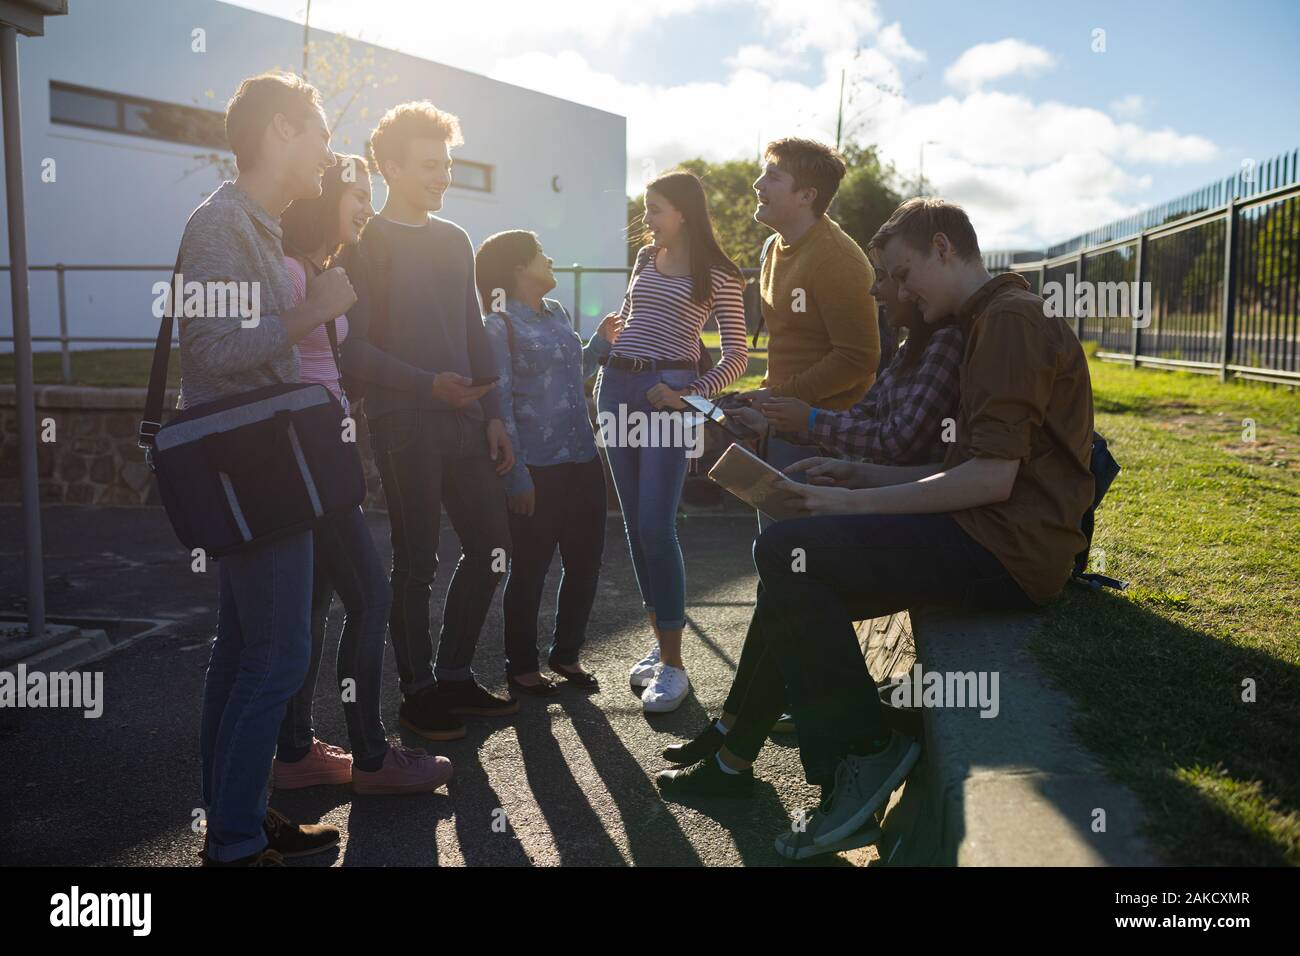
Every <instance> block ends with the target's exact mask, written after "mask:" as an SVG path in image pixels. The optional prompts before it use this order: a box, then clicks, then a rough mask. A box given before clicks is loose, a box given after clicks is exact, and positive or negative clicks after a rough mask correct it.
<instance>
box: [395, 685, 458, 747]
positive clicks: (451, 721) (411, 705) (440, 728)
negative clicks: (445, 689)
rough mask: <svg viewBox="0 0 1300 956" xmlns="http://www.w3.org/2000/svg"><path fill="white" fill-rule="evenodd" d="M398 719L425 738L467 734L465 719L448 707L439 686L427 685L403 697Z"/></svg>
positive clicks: (411, 730)
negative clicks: (440, 696)
mask: <svg viewBox="0 0 1300 956" xmlns="http://www.w3.org/2000/svg"><path fill="white" fill-rule="evenodd" d="M397 720H398V723H400V724H401V725H402V726H403V727H405V728H406V729H407V730H409V731H410V732H411V733H413V734H419V735H420V736H421V737H423V738H424V739H425V740H460V739H461V738H462V737H464V736H465V721H463V720H461V719H460V718H459V717H457V716H456V715H455V714H453V713H451V711H449V710H448V709H447V705H446V704H444V703H443V702H442V701H441V700H440V699H439V696H438V691H437V688H435V687H426V688H424V689H423V690H419V691H416V692H415V693H414V694H412V695H411V696H410V697H403V698H402V705H401V706H400V707H399V708H398V709H397Z"/></svg>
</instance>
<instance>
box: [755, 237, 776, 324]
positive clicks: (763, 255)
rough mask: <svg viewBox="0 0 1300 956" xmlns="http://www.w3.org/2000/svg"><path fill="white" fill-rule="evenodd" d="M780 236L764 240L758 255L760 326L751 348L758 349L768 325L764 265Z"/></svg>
mask: <svg viewBox="0 0 1300 956" xmlns="http://www.w3.org/2000/svg"><path fill="white" fill-rule="evenodd" d="M779 235H780V233H776V232H774V233H772V234H771V235H770V236H768V237H767V238H766V239H764V240H763V248H762V250H761V251H760V252H759V254H758V284H759V294H758V325H756V326H754V337H753V338H752V339H750V341H749V345H750V348H758V334H759V333H760V332H762V331H763V326H764V325H765V324H766V321H765V320H764V319H763V293H762V285H763V264H764V263H765V262H767V254H768V253H769V252H771V251H772V243H774V242H776V240H777V236H779Z"/></svg>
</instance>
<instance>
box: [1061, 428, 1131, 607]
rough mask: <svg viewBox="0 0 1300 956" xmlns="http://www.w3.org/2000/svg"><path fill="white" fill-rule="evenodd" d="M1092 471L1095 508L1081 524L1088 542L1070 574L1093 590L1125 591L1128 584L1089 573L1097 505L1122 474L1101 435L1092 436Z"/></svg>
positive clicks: (1075, 558)
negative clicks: (1089, 558)
mask: <svg viewBox="0 0 1300 956" xmlns="http://www.w3.org/2000/svg"><path fill="white" fill-rule="evenodd" d="M1088 470H1089V471H1091V472H1092V479H1093V495H1092V506H1091V507H1090V508H1088V510H1087V511H1085V512H1084V513H1083V520H1082V521H1081V522H1080V523H1079V527H1080V530H1082V531H1083V535H1084V537H1085V538H1087V539H1088V543H1087V544H1086V545H1084V548H1083V550H1082V551H1080V552H1079V553H1078V554H1077V555H1075V556H1074V571H1073V573H1072V574H1071V575H1070V577H1071V580H1073V581H1075V582H1076V583H1078V584H1082V585H1084V586H1085V587H1087V588H1090V589H1091V590H1093V591H1099V590H1101V589H1102V588H1103V587H1108V588H1114V589H1115V590H1117V591H1123V590H1124V589H1125V588H1126V587H1128V584H1127V583H1126V582H1124V581H1120V580H1118V579H1116V578H1110V577H1107V576H1106V575H1104V574H1096V573H1093V572H1089V571H1088V552H1089V551H1091V550H1092V530H1093V524H1094V519H1095V512H1096V510H1097V506H1098V505H1099V504H1101V499H1102V498H1103V497H1105V495H1106V492H1107V490H1108V489H1109V488H1110V485H1111V482H1113V481H1114V480H1115V477H1116V476H1117V475H1118V474H1119V471H1120V468H1119V462H1117V461H1116V460H1115V456H1114V455H1112V454H1111V453H1110V448H1109V447H1107V445H1106V439H1105V438H1103V437H1102V436H1101V435H1100V434H1098V433H1097V432H1093V433H1092V457H1091V459H1090V460H1089V462H1088Z"/></svg>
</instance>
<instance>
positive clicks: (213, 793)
mask: <svg viewBox="0 0 1300 956" xmlns="http://www.w3.org/2000/svg"><path fill="white" fill-rule="evenodd" d="M226 135H227V137H228V139H229V140H230V146H231V149H232V150H233V151H234V153H235V160H236V162H237V164H238V166H239V176H238V177H237V178H236V180H235V181H234V182H233V183H231V182H227V183H223V184H222V185H221V187H220V188H219V189H217V191H216V192H214V193H213V194H212V195H211V196H209V197H208V198H207V200H206V201H205V202H204V203H203V204H202V205H201V206H199V208H198V209H196V210H195V211H194V214H193V215H192V216H191V217H190V220H189V223H188V224H187V225H186V227H185V235H184V238H183V239H182V240H181V254H180V275H181V276H182V277H183V280H184V282H185V284H186V285H189V284H190V283H195V282H197V283H199V284H200V285H202V287H203V288H204V289H205V295H204V300H205V302H213V301H214V300H215V299H219V298H220V297H221V296H223V295H226V294H228V292H227V290H229V289H231V288H234V289H237V290H239V291H238V294H239V296H240V301H241V303H242V304H244V305H248V304H250V303H251V304H252V305H253V306H254V308H253V309H252V310H251V314H250V312H249V311H246V310H244V309H240V310H238V312H239V313H243V314H235V315H234V316H231V317H227V316H229V311H230V310H228V309H227V308H225V307H224V303H223V307H222V308H221V309H220V310H219V311H217V310H215V309H214V311H217V314H215V315H199V316H194V315H188V316H187V315H185V314H184V312H183V311H182V310H180V309H177V310H176V314H177V318H178V326H179V330H180V356H181V397H180V402H179V405H180V407H182V408H186V407H189V406H192V405H201V404H203V403H205V402H211V401H214V400H216V399H220V398H225V397H228V396H231V395H238V394H240V393H242V392H247V391H249V390H251V389H254V388H259V387H261V386H264V385H274V384H278V383H281V382H296V381H298V351H297V349H296V348H295V343H296V342H297V341H298V340H299V339H301V338H303V337H304V336H305V335H307V334H308V333H309V332H311V330H312V329H314V328H316V327H317V326H319V325H321V324H322V323H324V322H326V321H328V320H329V319H331V318H333V317H334V316H337V315H340V314H342V313H343V312H346V311H347V309H348V308H350V307H351V305H352V303H353V302H355V301H356V296H355V294H354V293H353V291H352V286H351V283H350V282H349V281H348V279H347V276H346V275H345V274H344V272H343V270H342V269H331V270H330V271H328V272H326V273H323V274H322V275H320V276H319V277H317V278H316V279H315V280H314V281H313V282H312V284H311V287H310V288H309V290H308V293H307V298H306V300H305V301H304V302H302V303H300V304H298V305H294V304H293V301H292V286H291V284H290V278H289V273H288V271H287V270H286V269H285V265H284V250H283V247H282V245H281V238H280V225H279V219H280V213H281V212H283V211H284V208H285V207H286V206H287V205H289V203H290V202H292V201H293V200H294V199H299V198H305V197H311V196H318V195H320V191H321V175H322V174H323V173H324V171H325V169H326V167H328V166H330V165H332V164H333V162H334V155H333V153H332V152H330V148H329V139H330V136H329V130H328V128H327V127H326V124H325V116H324V113H323V112H322V111H321V105H320V95H319V94H318V93H317V91H316V89H315V88H314V87H312V86H309V85H307V84H306V83H304V82H303V81H302V80H301V79H299V78H298V77H296V76H292V75H289V74H276V73H267V74H262V75H261V76H255V77H250V78H249V79H246V80H244V82H243V83H241V84H240V86H239V90H238V91H237V92H236V93H235V95H234V97H232V98H231V100H230V103H229V104H228V105H227V107H226ZM229 283H235V284H236V285H235V286H233V287H232V286H230V285H229ZM187 298H188V294H187ZM250 454H256V450H255V449H251V450H250ZM219 568H220V572H219V574H220V582H221V584H220V609H219V611H218V618H217V638H216V641H215V642H214V643H213V646H212V656H211V659H210V660H209V662H208V670H207V675H206V678H205V681H204V687H203V713H202V718H201V728H200V743H201V748H202V759H203V803H204V805H205V807H206V808H207V839H206V841H205V842H206V845H205V853H204V865H211V866H258V865H260V866H264V865H282V857H283V856H301V855H305V854H307V853H314V852H317V851H319V850H322V849H327V848H328V847H330V846H334V845H335V844H337V843H338V839H339V832H338V830H337V829H335V828H333V827H319V826H316V827H300V826H295V825H293V824H291V823H290V822H289V821H288V820H286V819H285V818H284V817H283V816H281V815H280V814H278V813H276V812H275V811H274V810H269V809H268V807H267V780H268V776H269V772H270V767H271V759H272V756H273V755H274V752H275V742H276V735H277V733H278V731H279V726H280V721H281V720H282V719H283V717H284V712H285V706H286V704H287V702H288V700H289V698H290V697H292V696H293V695H294V694H295V693H296V692H297V691H298V688H299V687H301V686H302V682H303V678H304V676H305V674H306V672H307V662H308V656H309V653H310V648H311V633H310V620H309V618H310V602H311V580H312V536H311V532H310V531H303V532H300V533H298V534H294V535H291V536H289V537H286V538H280V539H277V540H275V541H271V542H268V543H266V544H262V545H259V546H257V547H254V548H251V549H249V550H246V551H241V552H238V553H236V554H232V555H228V556H226V557H223V558H222V559H221V561H220V563H219Z"/></svg>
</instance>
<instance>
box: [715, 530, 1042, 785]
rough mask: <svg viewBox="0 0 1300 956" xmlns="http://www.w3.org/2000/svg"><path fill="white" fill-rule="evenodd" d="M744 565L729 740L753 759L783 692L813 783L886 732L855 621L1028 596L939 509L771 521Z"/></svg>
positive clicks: (1009, 603) (994, 604) (1018, 602)
mask: <svg viewBox="0 0 1300 956" xmlns="http://www.w3.org/2000/svg"><path fill="white" fill-rule="evenodd" d="M796 549H802V561H801V562H800V561H797V560H796V557H797V555H796ZM754 564H755V566H756V567H757V568H758V576H759V582H760V584H759V593H758V604H757V606H756V607H755V609H754V616H753V618H752V620H751V621H750V624H749V632H748V633H747V634H746V635H745V645H744V648H743V649H742V650H741V655H740V663H739V664H738V665H737V668H736V677H735V680H734V681H733V683H732V688H731V692H730V694H728V696H727V702H726V704H725V705H724V706H725V709H726V710H727V712H728V713H732V714H736V715H737V719H736V721H735V723H734V724H733V726H732V728H731V731H730V732H729V733H728V734H727V749H728V750H730V751H731V752H732V753H734V754H735V755H736V756H738V757H743V758H744V759H746V760H754V759H755V758H756V757H757V756H758V752H759V750H760V749H761V748H762V746H763V741H764V740H765V739H766V737H767V734H768V732H769V731H770V730H771V729H772V723H773V722H774V721H775V720H776V718H777V717H778V716H780V714H781V710H782V707H783V705H785V704H786V703H787V701H788V704H789V708H790V710H791V712H792V713H793V714H794V718H795V723H796V724H797V726H798V728H799V753H800V758H801V759H802V761H803V766H804V774H805V776H806V777H807V779H808V782H809V783H812V784H818V785H822V786H829V785H831V784H833V783H834V779H835V768H836V767H837V766H839V763H840V761H841V760H843V759H844V757H846V756H847V755H849V754H850V753H853V752H855V751H859V748H860V747H862V746H863V745H864V744H866V743H868V742H870V741H872V740H879V739H881V738H882V737H885V736H887V735H888V730H887V728H886V726H885V723H884V719H883V716H882V714H881V713H880V706H881V705H880V700H879V698H878V697H877V696H876V685H875V682H874V681H873V680H872V677H871V674H870V673H869V672H868V671H867V665H866V661H864V660H863V658H862V650H861V648H860V647H859V645H858V636H857V633H856V632H855V631H854V629H853V622H854V621H861V620H867V619H869V618H875V617H881V616H883V615H886V614H893V613H894V612H896V611H901V610H905V609H906V608H909V607H914V606H916V605H922V604H956V605H961V606H966V607H976V608H1007V609H1014V608H1031V607H1033V606H1034V604H1033V602H1032V601H1030V600H1029V598H1028V597H1026V596H1025V593H1024V592H1023V591H1022V590H1021V589H1020V586H1019V585H1017V584H1016V582H1015V581H1014V580H1013V579H1012V578H1011V576H1010V575H1009V574H1007V572H1006V569H1005V568H1003V567H1002V564H1001V563H1000V562H999V561H998V559H997V558H995V557H994V556H993V555H992V554H991V553H990V552H989V551H988V550H987V549H986V548H984V547H983V546H982V545H980V544H979V543H978V542H976V541H975V540H974V539H973V538H971V537H970V536H969V535H968V534H966V532H964V531H962V529H961V527H960V526H959V525H958V524H957V522H955V521H954V520H953V519H952V518H951V517H950V516H949V515H946V514H934V515H835V516H830V517H819V518H799V519H796V520H793V521H781V522H778V523H776V524H774V525H772V526H771V527H770V528H768V529H767V530H766V531H764V532H763V533H762V534H761V535H759V537H758V539H757V540H756V541H755V542H754ZM799 568H802V569H801V570H800V569H799Z"/></svg>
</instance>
